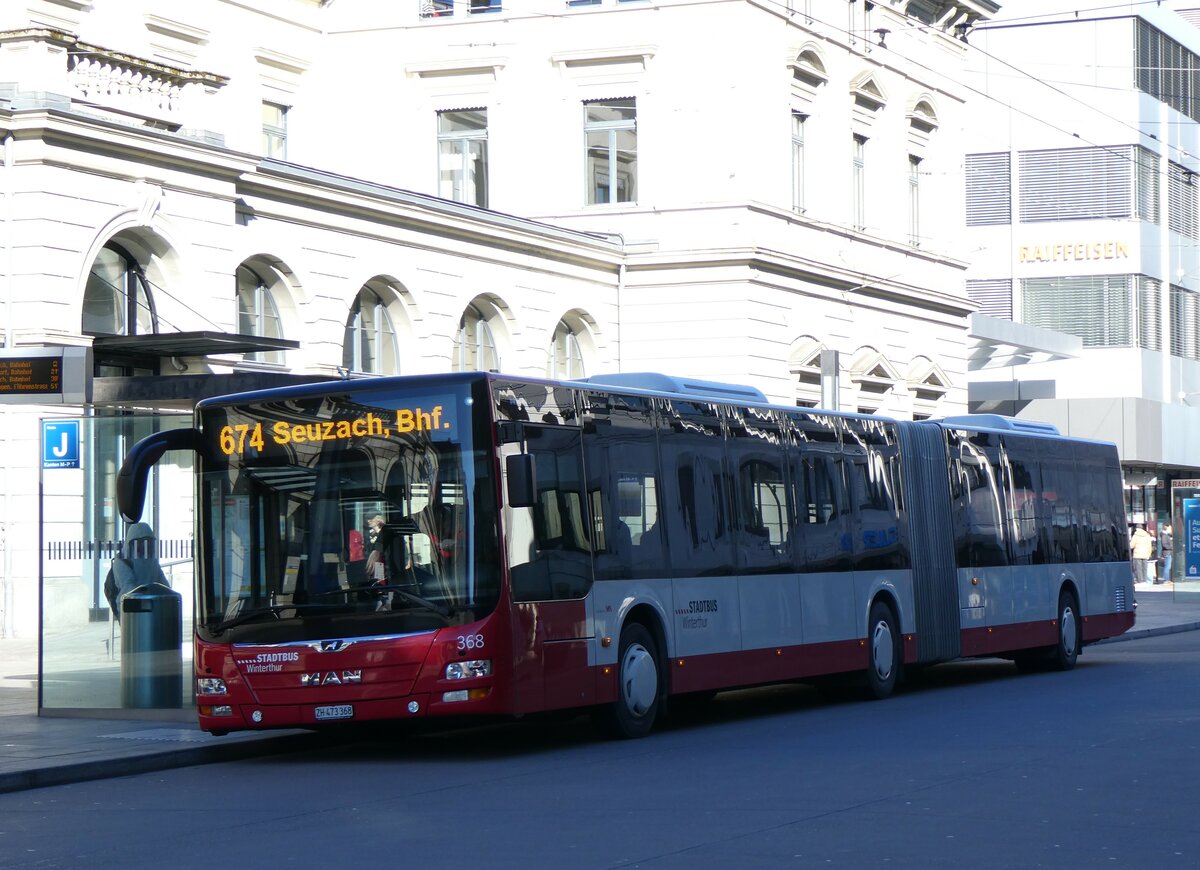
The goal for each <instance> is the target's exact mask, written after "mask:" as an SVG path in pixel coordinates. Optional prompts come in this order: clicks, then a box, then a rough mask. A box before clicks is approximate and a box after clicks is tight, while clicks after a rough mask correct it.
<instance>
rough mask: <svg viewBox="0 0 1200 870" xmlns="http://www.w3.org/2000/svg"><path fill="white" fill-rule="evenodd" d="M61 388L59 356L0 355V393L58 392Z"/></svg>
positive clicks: (60, 361)
mask: <svg viewBox="0 0 1200 870" xmlns="http://www.w3.org/2000/svg"><path fill="white" fill-rule="evenodd" d="M62 389H63V383H62V358H61V357H57V356H33V357H0V395H3V394H6V393H39V394H50V393H53V394H59V393H61V392H62Z"/></svg>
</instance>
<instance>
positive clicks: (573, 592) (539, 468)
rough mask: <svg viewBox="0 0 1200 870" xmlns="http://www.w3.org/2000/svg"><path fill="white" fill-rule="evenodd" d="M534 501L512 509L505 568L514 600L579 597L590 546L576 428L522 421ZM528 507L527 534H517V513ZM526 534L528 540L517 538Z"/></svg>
mask: <svg viewBox="0 0 1200 870" xmlns="http://www.w3.org/2000/svg"><path fill="white" fill-rule="evenodd" d="M524 432H525V438H526V442H527V447H526V450H527V452H528V453H530V454H531V455H532V456H533V459H534V465H535V468H536V471H535V475H534V477H535V480H536V483H537V503H536V504H535V505H534V506H533V507H532V508H514V509H512V511H511V513H512V515H513V518H512V525H513V527H514V528H513V532H514V534H513V535H512V536H510V556H509V558H510V560H511V562H510V571H511V576H512V587H513V598H514V599H515V600H517V601H559V600H565V599H571V598H582V597H583V596H584V595H586V594H587V592H588V590H589V589H590V588H591V585H592V566H591V544H590V538H589V535H588V531H587V530H588V524H587V519H586V515H585V511H584V494H583V493H584V489H583V464H582V452H581V449H580V438H579V430H578V429H575V428H568V427H562V428H557V427H550V426H533V425H527V426H525V428H524ZM522 511H529V512H530V514H531V519H532V530H531V532H532V534H528V535H519V534H517V529H516V526H517V524H518V522H519V520H518V519H517V516H518V514H519V512H522ZM522 537H527V538H528V540H527V541H524V542H523V541H521V538H522Z"/></svg>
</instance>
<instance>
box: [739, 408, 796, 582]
mask: <svg viewBox="0 0 1200 870" xmlns="http://www.w3.org/2000/svg"><path fill="white" fill-rule="evenodd" d="M728 426H729V440H728V454H729V465H730V469H731V470H732V473H733V479H734V495H735V508H736V510H735V514H734V517H735V519H734V540H735V542H736V545H737V558H738V570H739V571H741V572H742V573H745V574H766V573H770V572H773V571H783V570H787V569H788V568H790V566H791V561H792V560H791V555H790V552H789V548H790V541H791V520H790V511H789V507H788V497H787V482H786V479H785V477H784V465H785V463H784V450H783V435H782V432H781V430H780V427H779V423H778V421H777V420H776V419H775V418H774V416H773V415H772V413H771V412H769V411H763V410H758V409H754V408H750V409H732V410H731V412H730V414H729V424H728Z"/></svg>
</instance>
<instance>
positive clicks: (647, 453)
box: [583, 393, 666, 581]
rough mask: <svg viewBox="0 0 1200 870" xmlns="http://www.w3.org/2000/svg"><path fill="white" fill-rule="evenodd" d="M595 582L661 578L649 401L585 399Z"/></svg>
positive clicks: (595, 395)
mask: <svg viewBox="0 0 1200 870" xmlns="http://www.w3.org/2000/svg"><path fill="white" fill-rule="evenodd" d="M583 403H584V406H583V413H584V419H585V425H584V430H583V447H584V464H585V467H586V469H587V489H588V499H589V503H590V505H591V511H592V544H593V549H594V553H595V562H594V570H595V577H596V580H598V581H599V580H616V579H628V578H647V577H663V576H665V574H666V564H665V557H666V554H665V548H664V545H663V537H662V534H661V533H662V524H661V523H659V522H658V519H659V516H658V493H659V488H658V446H657V435H656V433H655V429H654V417H653V413H652V410H651V408H650V402H649V400H648V399H641V398H637V397H631V396H607V395H605V394H603V393H587V394H585V395H584V396H583Z"/></svg>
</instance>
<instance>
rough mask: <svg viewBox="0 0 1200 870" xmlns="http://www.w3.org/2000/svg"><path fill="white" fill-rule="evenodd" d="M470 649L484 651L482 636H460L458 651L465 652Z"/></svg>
mask: <svg viewBox="0 0 1200 870" xmlns="http://www.w3.org/2000/svg"><path fill="white" fill-rule="evenodd" d="M469 649H483V635H482V634H460V635H459V636H458V651H459V652H463V651H464V650H469Z"/></svg>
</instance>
